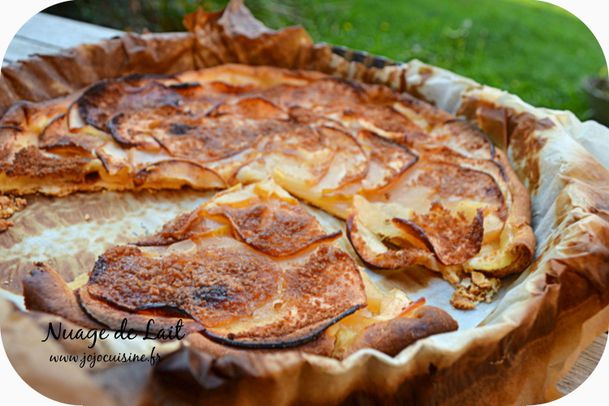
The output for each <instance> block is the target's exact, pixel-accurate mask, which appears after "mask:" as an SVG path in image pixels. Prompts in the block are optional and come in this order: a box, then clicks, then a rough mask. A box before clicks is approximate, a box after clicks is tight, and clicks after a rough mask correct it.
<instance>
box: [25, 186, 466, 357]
mask: <svg viewBox="0 0 609 406" xmlns="http://www.w3.org/2000/svg"><path fill="white" fill-rule="evenodd" d="M340 236H341V232H340V231H336V230H335V231H331V232H328V231H326V230H325V229H324V228H323V227H322V225H321V224H320V223H319V222H318V220H317V219H316V217H315V216H314V215H313V214H311V212H310V211H309V209H307V208H306V207H305V206H303V205H302V204H300V203H298V201H296V200H295V199H294V198H293V197H292V196H290V195H289V194H288V193H287V192H285V191H284V190H282V189H281V188H279V187H278V186H277V185H276V184H274V183H273V182H271V181H265V182H261V183H256V184H252V185H249V186H247V187H241V186H240V185H237V186H235V187H233V188H231V189H229V190H226V191H224V192H222V193H218V194H217V195H216V196H215V197H214V198H212V199H211V200H209V201H207V202H206V203H204V204H202V205H201V206H200V207H198V208H197V209H195V210H194V211H192V212H190V213H186V214H183V215H181V216H179V217H178V218H176V219H175V220H173V221H172V222H170V223H168V224H166V225H165V226H164V227H163V229H162V230H161V231H160V232H158V233H157V234H155V235H153V236H150V237H148V238H146V239H143V240H140V241H139V242H137V243H136V244H133V245H126V246H117V247H113V248H111V249H109V250H107V251H106V252H105V253H104V254H102V255H101V256H100V257H99V258H98V260H97V262H96V264H95V267H94V268H93V270H92V271H91V273H90V274H89V276H88V280H87V282H86V283H85V284H84V285H83V286H81V287H80V288H79V289H78V290H77V291H76V292H75V297H76V299H75V300H72V299H70V300H68V299H65V298H64V299H63V302H64V303H66V302H67V303H71V302H77V303H79V304H80V306H81V307H82V309H84V311H85V312H86V314H87V315H88V316H87V317H89V318H91V319H92V320H93V321H94V322H95V323H101V324H103V325H106V326H109V327H110V328H113V329H119V328H121V324H122V323H123V319H127V322H128V324H129V325H130V326H132V327H134V328H135V329H136V330H138V331H142V332H144V331H149V332H160V331H161V330H167V329H169V328H170V327H171V326H174V325H175V324H176V320H178V319H183V322H182V323H183V326H184V330H185V331H186V332H189V333H197V334H202V335H203V336H205V337H206V338H207V339H208V340H211V341H214V342H216V343H219V344H222V345H228V346H232V347H239V348H254V349H255V348H258V349H273V348H290V347H295V346H300V345H303V344H305V343H309V342H311V341H314V340H316V339H318V338H319V337H320V336H321V335H322V334H325V335H324V337H325V339H326V340H327V339H331V340H332V341H335V342H336V343H337V347H336V348H335V349H334V350H332V353H331V354H328V355H334V356H336V357H339V358H342V357H343V356H345V355H346V354H348V353H350V352H353V351H354V350H355V349H356V348H363V346H364V344H362V343H363V342H368V341H369V340H370V338H365V337H368V335H369V334H372V333H365V330H367V329H368V328H370V327H371V326H373V325H376V324H378V323H383V325H385V324H388V323H390V321H391V320H393V319H396V320H397V319H400V320H401V321H400V324H403V323H404V322H403V319H404V318H413V319H415V320H412V321H411V322H410V323H411V324H412V326H411V327H410V328H415V329H418V330H416V331H415V332H413V333H412V334H410V335H408V336H407V338H408V340H407V341H408V342H412V341H414V340H415V339H417V338H421V337H424V336H427V335H430V334H434V333H439V332H444V331H448V330H452V329H455V328H456V323H454V321H453V320H452V319H451V318H450V316H448V314H446V313H444V312H443V311H441V310H439V309H435V310H427V312H428V313H429V312H431V313H429V314H427V313H426V314H427V315H426V316H425V315H423V314H421V315H419V314H418V313H416V312H414V307H411V302H410V300H409V299H408V298H407V297H406V296H405V295H404V294H403V293H401V292H391V293H390V294H388V295H387V298H382V297H381V296H382V294H381V293H379V292H380V291H379V290H378V289H377V288H375V287H374V286H373V285H372V284H371V282H370V281H369V280H368V278H367V277H365V276H363V274H362V273H361V270H360V269H359V267H358V266H357V265H356V263H355V262H354V260H353V259H352V258H351V257H350V256H349V255H348V254H347V253H346V252H345V251H343V250H342V249H340V248H339V246H338V245H337V244H336V240H337V238H339V237H340ZM41 275H44V276H41ZM53 275H54V274H53V271H52V270H49V269H48V268H42V269H39V270H38V271H36V272H35V273H33V274H32V276H30V277H29V278H28V279H26V281H25V282H24V283H25V287H24V292H25V296H26V303H28V306H29V308H31V309H34V310H45V305H44V303H46V302H48V301H50V299H44V297H49V296H50V297H52V296H53V294H54V293H53V292H48V293H47V294H44V293H41V292H40V289H45V287H44V285H49V286H54V287H55V288H53V289H51V290H54V291H55V292H56V293H55V294H56V295H58V296H65V295H67V293H66V292H67V291H66V289H65V288H62V287H61V286H60V285H61V284H60V283H57V279H58V276H53ZM41 278H46V279H49V280H51V281H54V282H53V283H46V284H44V283H41V282H39V281H40V280H41ZM68 296H69V295H68ZM41 298H42V299H41ZM57 300H59V299H58V298H55V302H56V301H57ZM419 304H420V303H419ZM415 307H416V306H415ZM52 309H53V310H54V311H55V312H59V314H60V315H64V313H65V316H66V317H72V318H76V319H77V320H75V321H76V322H78V321H81V322H82V316H80V315H79V316H77V317H75V316H74V315H75V314H77V313H78V312H75V311H72V310H71V311H70V312H67V311H65V312H64V311H63V310H61V309H58V308H57V306H55V307H52ZM360 309H363V313H362V312H359V310H360ZM351 314H354V316H355V315H357V316H355V317H354V318H353V319H350V321H349V322H348V324H346V325H344V326H343V327H338V328H337V329H335V330H333V331H332V332H327V333H324V332H325V331H326V330H327V329H328V328H329V327H330V326H332V325H336V323H338V322H339V321H340V320H342V319H344V318H345V317H347V316H349V315H351ZM432 314H433V317H432ZM419 318H424V320H422V321H421V320H419ZM150 319H152V320H153V322H150ZM406 324H408V323H406ZM408 325H410V324H408ZM379 328H380V327H379ZM347 330H348V331H349V332H350V333H345V331H347ZM396 331H397V330H396ZM362 334H363V336H362ZM367 334H368V335H367ZM395 334H397V333H395ZM347 335H349V336H350V337H352V338H353V339H352V340H350V339H348V338H346V337H347ZM373 335H374V334H373ZM360 336H361V337H360ZM358 337H359V338H358ZM362 340H363V341H362ZM339 342H340V343H339ZM396 342H398V343H402V344H403V345H406V344H405V342H406V341H404V339H402V338H400V337H399V336H395V335H394V336H392V337H391V343H392V344H387V343H385V341H382V343H380V344H379V345H378V348H379V349H381V350H383V349H384V348H385V347H387V348H389V347H391V345H393V347H391V348H394V349H395V348H397V347H396V346H397V344H396Z"/></svg>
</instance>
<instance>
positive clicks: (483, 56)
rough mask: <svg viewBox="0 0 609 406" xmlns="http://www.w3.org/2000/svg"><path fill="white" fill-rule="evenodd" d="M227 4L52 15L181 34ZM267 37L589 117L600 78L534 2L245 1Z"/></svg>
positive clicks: (565, 18) (193, 0) (566, 24)
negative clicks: (457, 80)
mask: <svg viewBox="0 0 609 406" xmlns="http://www.w3.org/2000/svg"><path fill="white" fill-rule="evenodd" d="M225 3H226V1H222V0H213V1H209V0H207V1H200V0H141V1H139V0H106V1H101V0H76V1H73V2H67V3H63V4H61V5H58V6H54V7H53V8H52V9H51V11H52V12H54V13H59V14H63V15H66V16H68V17H72V18H78V19H83V20H86V21H91V22H94V23H97V24H101V25H107V26H112V27H115V28H119V29H123V30H133V31H142V30H150V31H174V30H182V29H183V27H182V23H181V18H182V16H183V15H184V14H185V13H188V12H190V11H193V10H194V9H195V8H196V7H200V6H203V7H205V8H206V9H219V8H221V7H222V6H223V5H224V4H225ZM246 4H247V5H248V7H250V9H251V10H252V12H253V13H254V15H256V16H257V17H258V18H259V19H261V20H262V21H263V22H265V23H266V24H267V25H269V26H270V27H273V28H280V27H283V26H286V25H292V24H300V25H303V26H304V27H305V28H306V29H307V30H308V32H309V33H310V34H311V35H312V36H313V38H314V39H315V40H316V41H323V42H328V43H332V44H338V45H345V46H348V47H351V48H355V49H360V50H365V51H368V52H370V53H374V54H378V55H383V56H386V57H389V58H391V59H394V60H398V61H407V60H409V59H412V58H417V59H420V60H422V61H424V62H427V63H430V64H433V65H437V66H441V67H443V68H447V69H450V70H452V71H454V72H457V73H459V74H462V75H465V76H468V77H471V78H473V79H475V80H477V81H479V82H481V83H484V84H488V85H491V86H495V87H499V88H502V89H505V90H508V91H510V92H512V93H515V94H517V95H519V96H520V97H522V98H523V99H524V100H526V101H527V102H529V103H532V104H533V105H537V106H544V107H551V108H556V109H567V110H571V111H573V112H575V113H576V114H577V115H578V116H579V117H580V118H584V119H585V118H588V116H589V112H588V107H587V103H586V97H585V95H584V93H583V91H582V90H581V81H582V80H583V78H584V77H586V76H589V75H602V74H604V75H606V72H607V68H606V62H605V59H604V57H603V53H602V50H601V48H600V46H599V45H598V42H597V41H596V39H595V38H594V36H593V35H592V33H591V32H590V31H589V30H588V29H587V27H586V26H585V25H584V24H583V23H581V22H580V21H579V20H578V19H577V18H576V17H574V16H572V15H571V14H569V13H568V12H566V11H564V10H562V9H560V8H558V7H556V6H552V5H549V4H546V3H542V2H539V1H537V0H460V1H451V0H396V1H392V0H352V1H348V0H330V1H322V0H284V1H278V0H249V1H246Z"/></svg>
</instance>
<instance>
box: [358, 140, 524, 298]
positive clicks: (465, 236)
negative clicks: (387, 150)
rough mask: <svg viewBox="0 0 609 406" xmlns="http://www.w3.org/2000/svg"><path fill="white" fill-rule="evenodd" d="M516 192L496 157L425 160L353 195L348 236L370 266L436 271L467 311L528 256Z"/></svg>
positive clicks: (512, 177)
mask: <svg viewBox="0 0 609 406" xmlns="http://www.w3.org/2000/svg"><path fill="white" fill-rule="evenodd" d="M521 188H522V185H520V184H519V183H517V181H515V175H514V174H513V173H512V171H511V169H510V168H509V166H506V165H505V158H504V157H503V155H502V154H501V153H497V155H496V157H495V158H494V159H493V160H475V159H470V158H465V157H462V156H457V155H455V154H451V153H449V152H446V151H444V153H443V154H440V153H437V152H436V153H434V154H423V155H421V156H420V159H419V161H418V162H417V163H416V164H414V165H413V166H411V167H410V168H409V169H408V170H407V171H405V172H404V173H403V174H401V175H400V176H399V178H397V179H396V180H395V181H394V182H392V183H391V184H390V185H388V186H386V187H383V188H380V189H377V190H372V191H367V192H366V193H362V194H360V195H357V196H355V198H354V203H353V206H352V212H351V214H350V216H349V218H348V222H347V224H348V236H349V239H350V241H351V243H352V244H353V247H354V248H355V250H356V251H357V253H358V254H359V256H360V257H361V259H362V260H363V261H364V262H365V263H367V264H368V265H370V266H372V267H374V268H381V269H414V268H415V267H416V266H424V267H426V268H428V269H431V270H434V271H437V272H440V273H441V274H442V276H443V277H444V278H445V279H446V280H448V281H449V282H451V283H452V284H454V285H455V286H456V287H457V290H456V292H455V294H454V295H453V297H452V299H451V303H452V304H453V306H455V307H457V308H460V309H471V308H473V307H475V305H476V303H478V302H479V301H482V300H485V301H489V300H490V299H491V298H492V296H493V294H494V293H495V292H496V291H497V290H498V288H499V279H498V278H500V277H503V276H505V275H508V274H510V273H513V272H517V271H519V270H521V269H523V268H524V267H525V266H527V265H528V263H529V262H530V261H531V258H532V257H533V253H534V241H535V240H534V237H533V234H532V231H531V228H530V226H529V224H528V221H527V217H528V212H529V203H528V197H527V196H526V195H525V194H524V192H523V190H521ZM413 272H416V270H413Z"/></svg>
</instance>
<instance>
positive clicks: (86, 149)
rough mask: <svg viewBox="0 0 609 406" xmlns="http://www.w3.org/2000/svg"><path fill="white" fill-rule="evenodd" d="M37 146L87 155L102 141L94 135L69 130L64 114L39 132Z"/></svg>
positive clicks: (58, 151) (54, 151) (56, 151)
mask: <svg viewBox="0 0 609 406" xmlns="http://www.w3.org/2000/svg"><path fill="white" fill-rule="evenodd" d="M38 140H39V144H38V146H39V147H40V148H41V149H45V150H47V151H52V152H53V153H61V152H64V151H65V152H68V151H69V153H70V154H77V155H89V154H90V153H91V151H93V150H94V149H95V148H97V147H98V146H101V145H102V144H103V141H102V140H101V139H100V138H99V137H96V136H94V135H90V134H86V133H81V132H78V131H71V130H70V129H69V128H68V120H67V116H66V115H65V114H62V115H61V116H58V117H56V118H55V119H54V120H52V121H51V122H50V123H49V124H48V125H47V126H46V127H45V129H44V130H43V132H42V133H41V134H40V136H39V138H38Z"/></svg>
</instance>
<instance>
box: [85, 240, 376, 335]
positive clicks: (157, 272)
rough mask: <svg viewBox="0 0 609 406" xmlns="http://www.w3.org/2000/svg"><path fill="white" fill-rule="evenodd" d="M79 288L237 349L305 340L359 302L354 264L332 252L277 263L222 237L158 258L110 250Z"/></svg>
mask: <svg viewBox="0 0 609 406" xmlns="http://www.w3.org/2000/svg"><path fill="white" fill-rule="evenodd" d="M85 289H87V292H88V293H89V294H90V295H92V296H94V297H96V298H98V299H101V300H104V301H107V302H109V303H111V304H114V305H116V306H118V307H120V308H123V309H127V310H130V311H141V310H145V309H156V308H169V309H176V310H181V311H184V312H186V313H187V314H189V315H190V316H191V317H193V318H194V319H195V320H197V321H198V322H199V323H201V324H202V325H203V326H204V327H205V328H206V329H207V330H208V331H209V334H210V335H211V336H213V337H215V338H217V339H221V340H226V341H229V342H234V343H235V344H237V345H238V344H239V343H240V342H242V343H241V344H242V345H265V344H264V343H265V341H269V340H270V343H276V341H281V340H285V341H286V343H287V344H286V345H289V341H290V340H297V342H300V341H298V340H303V339H304V340H307V341H309V340H311V339H313V338H315V337H316V335H317V334H319V332H320V331H322V330H323V329H325V328H326V327H327V326H328V325H329V324H331V323H333V322H334V321H335V319H336V318H337V317H339V316H341V315H342V314H344V313H345V312H347V311H350V309H356V308H357V307H358V306H361V305H362V304H363V303H364V302H365V296H364V292H363V284H362V281H361V277H360V275H359V272H358V270H357V268H356V266H355V264H354V263H353V261H352V260H351V258H350V257H349V256H348V255H347V254H345V253H343V252H342V251H338V249H336V248H333V247H330V246H324V245H322V246H320V247H318V248H317V249H316V250H314V251H312V252H310V253H309V254H307V255H305V256H304V257H302V258H301V257H299V258H296V259H294V260H291V261H289V262H287V263H286V262H282V263H277V262H275V261H273V260H271V259H270V258H269V257H266V256H264V255H262V254H259V253H257V252H255V251H253V250H251V249H250V248H247V247H246V246H244V245H243V244H240V243H238V242H236V241H234V240H230V239H228V238H226V237H221V238H209V239H202V240H200V241H199V243H198V245H197V248H196V250H194V251H188V252H183V253H178V252H172V251H166V252H164V253H163V254H161V255H159V256H150V255H148V254H144V253H143V252H142V251H141V250H140V249H139V248H136V247H128V246H125V247H115V248H112V249H110V250H108V251H107V252H106V253H105V254H104V255H102V256H101V257H100V258H99V259H98V261H97V263H96V265H95V268H94V269H93V271H92V272H91V275H90V279H89V282H88V284H87V285H86V287H85ZM85 306H86V303H85ZM262 308H266V310H265V311H266V312H268V314H267V315H266V316H264V317H263V318H262V319H258V320H257V322H256V323H254V326H252V327H245V325H244V324H240V323H244V322H246V321H247V320H248V319H250V318H251V317H253V313H254V311H256V310H257V309H262ZM247 343H249V344H247ZM284 344H285V343H284Z"/></svg>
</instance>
